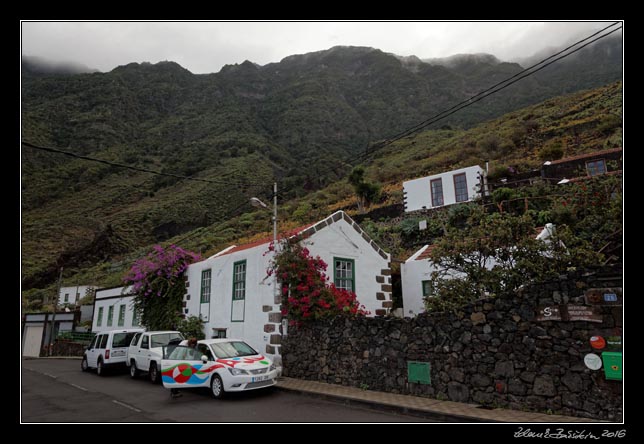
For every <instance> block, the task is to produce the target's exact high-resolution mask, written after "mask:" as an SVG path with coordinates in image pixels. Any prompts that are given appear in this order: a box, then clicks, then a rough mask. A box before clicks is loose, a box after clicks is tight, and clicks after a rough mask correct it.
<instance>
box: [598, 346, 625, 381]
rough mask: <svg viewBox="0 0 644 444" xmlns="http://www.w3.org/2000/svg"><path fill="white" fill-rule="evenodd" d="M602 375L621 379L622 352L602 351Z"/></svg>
mask: <svg viewBox="0 0 644 444" xmlns="http://www.w3.org/2000/svg"><path fill="white" fill-rule="evenodd" d="M602 359H603V360H604V375H605V376H606V379H614V380H617V381H621V380H622V353H621V352H604V353H602Z"/></svg>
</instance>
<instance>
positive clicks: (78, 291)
mask: <svg viewBox="0 0 644 444" xmlns="http://www.w3.org/2000/svg"><path fill="white" fill-rule="evenodd" d="M95 288H96V285H74V286H72V287H60V293H59V294H58V305H59V306H64V305H68V304H69V305H76V304H78V301H80V300H81V299H83V298H84V297H85V295H87V294H88V292H92V291H93V290H94V289H95Z"/></svg>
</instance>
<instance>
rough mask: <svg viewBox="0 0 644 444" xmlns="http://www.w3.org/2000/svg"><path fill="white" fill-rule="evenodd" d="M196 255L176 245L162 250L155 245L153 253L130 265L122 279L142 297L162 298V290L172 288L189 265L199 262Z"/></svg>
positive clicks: (159, 246)
mask: <svg viewBox="0 0 644 444" xmlns="http://www.w3.org/2000/svg"><path fill="white" fill-rule="evenodd" d="M200 259H201V257H200V256H199V255H198V254H197V253H192V252H190V251H187V250H184V249H183V248H181V247H177V246H176V245H170V246H169V247H167V248H165V249H164V248H163V247H162V246H161V245H155V246H154V247H153V251H152V252H151V253H149V254H148V255H147V256H145V257H144V258H141V259H138V260H137V261H136V262H134V264H133V265H132V268H130V270H129V271H128V273H127V274H126V275H125V278H124V279H123V280H124V281H125V283H126V284H128V285H132V287H133V291H134V292H135V293H138V294H142V295H144V296H154V295H156V296H164V290H168V289H169V287H172V286H174V284H175V282H176V281H177V280H178V279H179V278H180V277H181V276H183V273H184V271H186V269H187V268H188V265H190V264H191V263H193V262H195V261H198V260H200Z"/></svg>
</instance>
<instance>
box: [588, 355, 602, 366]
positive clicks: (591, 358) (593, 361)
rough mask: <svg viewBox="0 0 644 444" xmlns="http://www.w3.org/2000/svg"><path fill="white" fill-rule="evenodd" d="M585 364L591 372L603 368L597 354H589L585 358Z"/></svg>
mask: <svg viewBox="0 0 644 444" xmlns="http://www.w3.org/2000/svg"><path fill="white" fill-rule="evenodd" d="M584 364H586V367H588V368H589V369H591V370H599V369H600V368H602V360H601V358H600V357H599V356H597V355H596V354H595V353H588V354H587V355H586V356H584Z"/></svg>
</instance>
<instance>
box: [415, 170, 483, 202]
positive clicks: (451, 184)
mask: <svg viewBox="0 0 644 444" xmlns="http://www.w3.org/2000/svg"><path fill="white" fill-rule="evenodd" d="M484 177H485V170H484V169H483V168H481V167H480V166H478V165H474V166H471V167H467V168H461V169H459V170H454V171H448V172H446V173H441V174H435V175H433V176H427V177H421V178H419V179H414V180H408V181H406V182H403V195H404V201H405V212H410V211H417V210H425V209H430V208H437V207H442V206H445V205H452V204H455V203H460V202H468V201H470V200H472V199H474V198H476V197H478V196H479V195H480V192H479V189H480V187H481V182H482V180H483V178H484Z"/></svg>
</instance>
